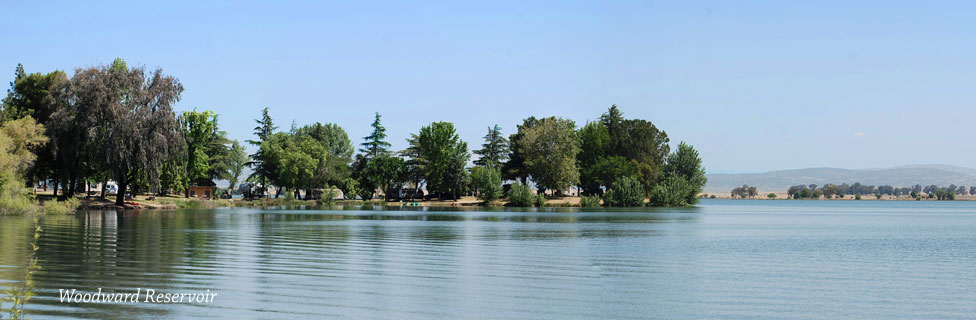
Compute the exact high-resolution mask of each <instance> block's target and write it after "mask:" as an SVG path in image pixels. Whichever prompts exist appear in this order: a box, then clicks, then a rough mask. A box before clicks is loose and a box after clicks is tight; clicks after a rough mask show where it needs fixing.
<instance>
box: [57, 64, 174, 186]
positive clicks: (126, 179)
mask: <svg viewBox="0 0 976 320" xmlns="http://www.w3.org/2000/svg"><path fill="white" fill-rule="evenodd" d="M75 77H82V78H84V79H85V80H86V81H77V83H79V84H80V85H83V87H81V88H73V89H75V90H76V91H75V92H76V93H77V94H78V95H81V96H83V97H84V98H85V99H76V100H79V101H78V102H76V103H85V104H90V105H89V106H86V107H85V108H84V109H87V110H90V111H91V112H92V116H94V117H95V118H96V120H97V121H94V122H93V123H92V127H91V128H89V130H88V132H89V133H90V134H91V135H92V136H93V137H91V138H94V139H98V140H100V141H101V144H100V145H98V146H96V150H97V154H98V155H99V156H100V157H101V158H102V160H103V161H104V165H105V169H107V170H108V171H109V172H110V173H111V176H112V178H113V180H115V181H116V183H118V195H117V197H116V200H115V204H116V205H122V204H123V203H124V200H125V193H126V190H127V188H128V186H129V184H130V183H132V182H133V181H136V180H137V179H144V181H147V182H149V183H150V184H155V185H158V184H159V175H160V169H161V168H162V166H163V164H164V163H165V162H166V161H167V160H169V159H171V157H172V155H173V154H174V153H179V152H183V149H184V141H183V137H182V133H181V130H180V126H179V123H177V120H176V115H175V114H174V113H173V108H172V104H173V103H175V102H177V101H179V100H180V94H181V93H182V92H183V85H182V84H180V82H179V81H178V80H177V79H176V78H174V77H172V76H167V75H164V74H163V71H162V69H156V70H154V71H150V72H147V71H146V70H145V69H143V68H141V67H140V68H132V69H130V68H128V67H127V66H126V64H125V61H123V60H122V59H116V60H115V62H113V63H112V65H110V66H101V67H94V68H89V69H82V70H78V71H77V72H76V73H75Z"/></svg>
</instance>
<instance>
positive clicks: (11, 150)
mask: <svg viewBox="0 0 976 320" xmlns="http://www.w3.org/2000/svg"><path fill="white" fill-rule="evenodd" d="M47 141H48V139H47V137H45V136H44V127H43V126H42V125H40V124H38V123H37V122H36V121H34V119H33V118H31V117H30V116H26V117H23V118H20V119H17V120H11V121H7V122H5V123H3V125H2V126H0V215H4V214H19V213H24V212H25V211H27V210H29V209H30V192H29V189H27V188H24V186H23V178H24V175H25V174H26V171H27V169H28V168H30V166H31V165H32V163H33V162H34V160H35V159H36V156H35V155H34V153H33V152H31V150H32V149H35V148H37V147H40V146H43V145H44V144H45V143H47Z"/></svg>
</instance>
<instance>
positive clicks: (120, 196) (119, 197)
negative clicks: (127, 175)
mask: <svg viewBox="0 0 976 320" xmlns="http://www.w3.org/2000/svg"><path fill="white" fill-rule="evenodd" d="M118 184H119V191H118V193H116V194H115V205H117V206H122V205H125V188H126V187H128V184H129V183H128V182H127V181H126V182H123V181H119V182H118Z"/></svg>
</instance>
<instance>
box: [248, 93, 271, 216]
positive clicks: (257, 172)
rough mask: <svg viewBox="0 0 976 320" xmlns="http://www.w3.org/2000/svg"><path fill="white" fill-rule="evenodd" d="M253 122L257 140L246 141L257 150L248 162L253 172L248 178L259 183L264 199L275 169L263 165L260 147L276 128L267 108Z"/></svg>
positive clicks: (262, 151) (263, 158)
mask: <svg viewBox="0 0 976 320" xmlns="http://www.w3.org/2000/svg"><path fill="white" fill-rule="evenodd" d="M254 122H256V123H257V124H258V126H257V127H254V135H255V136H257V137H258V139H257V140H247V143H249V144H251V145H253V146H257V147H258V150H257V152H255V153H254V154H252V155H251V161H250V162H248V163H247V165H248V166H250V167H251V168H253V169H254V172H252V173H251V176H250V178H253V179H254V180H256V181H260V182H261V189H260V190H261V197H264V195H265V192H266V191H267V188H268V184H267V183H268V178H269V177H271V176H272V175H274V173H275V172H276V171H277V169H276V168H274V167H272V166H270V165H269V164H265V162H264V160H265V155H264V150H262V149H261V148H260V147H261V145H262V144H263V143H264V142H265V141H267V140H268V138H270V137H271V135H272V134H274V131H275V130H277V129H278V127H276V126H275V125H274V121H273V120H272V119H271V115H270V114H269V112H268V108H267V107H265V108H264V110H262V111H261V119H256V120H254ZM271 178H273V177H271Z"/></svg>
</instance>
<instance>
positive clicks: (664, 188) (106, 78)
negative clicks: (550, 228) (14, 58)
mask: <svg viewBox="0 0 976 320" xmlns="http://www.w3.org/2000/svg"><path fill="white" fill-rule="evenodd" d="M182 92H183V85H182V84H181V83H180V82H179V80H177V79H176V78H175V77H173V76H170V75H166V74H164V73H163V72H162V70H161V69H154V70H147V69H145V68H144V67H135V68H130V67H129V66H127V64H126V62H125V61H124V60H122V59H116V60H115V61H114V62H113V63H112V64H110V65H102V66H96V67H89V68H78V69H76V70H75V73H74V75H73V76H71V77H70V78H69V77H68V76H67V74H66V73H64V72H63V71H54V72H50V73H46V74H45V73H31V74H28V73H26V72H24V69H23V67H22V66H20V65H18V67H17V69H16V71H15V77H14V81H12V82H11V84H10V89H9V90H8V92H7V96H6V97H5V98H4V99H3V101H2V104H0V124H2V125H3V128H4V130H0V131H5V132H6V131H9V134H7V135H2V136H0V143H3V144H4V145H0V147H2V148H5V149H6V150H8V152H7V156H5V159H0V162H2V161H6V162H3V163H7V162H9V163H12V164H13V165H9V166H5V169H7V172H6V173H0V191H3V190H13V189H18V190H20V189H23V188H22V187H33V186H35V185H38V184H41V183H49V185H50V186H51V187H52V188H53V189H54V194H55V195H57V196H58V197H59V198H60V199H66V198H70V197H73V196H74V195H75V194H77V193H81V192H86V189H87V188H88V186H89V185H91V184H94V183H102V185H103V186H104V185H105V183H106V182H108V181H109V180H111V181H114V182H116V183H117V185H118V191H117V193H118V195H117V197H116V204H118V205H122V204H123V203H124V195H125V194H127V193H132V194H137V193H153V194H180V193H182V194H184V195H185V196H189V194H188V192H189V189H190V186H194V185H205V184H207V183H211V184H212V181H213V180H217V179H224V180H228V181H230V183H231V186H232V187H236V186H238V185H239V183H240V182H246V183H243V184H242V185H244V186H247V188H246V193H247V196H251V197H267V196H274V197H279V196H281V193H282V191H283V190H284V191H286V192H288V193H289V194H292V195H298V194H304V196H305V197H306V198H310V197H313V195H314V194H316V192H318V191H319V190H322V189H329V190H331V188H336V189H340V190H342V192H343V194H345V195H346V197H348V198H354V197H356V196H358V197H359V198H360V199H372V198H373V197H374V196H376V194H377V193H379V194H382V195H384V196H385V197H386V198H387V199H393V198H402V197H411V196H415V195H416V194H417V193H418V192H419V190H421V189H423V190H426V191H427V195H426V197H427V198H438V199H441V200H445V199H448V200H449V199H458V198H459V197H460V196H462V195H465V194H474V195H477V196H478V197H479V198H480V199H483V200H485V201H488V202H490V201H494V200H497V199H500V198H502V197H506V196H508V197H510V198H511V195H512V190H528V188H526V187H528V186H529V185H530V184H529V183H530V182H531V184H532V185H534V187H535V188H536V190H537V193H538V194H539V195H545V194H552V195H559V194H562V193H564V192H565V191H567V190H569V189H570V188H572V187H578V188H579V189H580V190H581V191H582V194H584V195H586V196H587V197H589V199H588V200H590V202H591V203H592V201H593V200H594V199H595V200H596V202H597V203H599V202H600V201H601V200H602V202H603V203H604V204H605V205H613V206H636V205H644V203H645V200H647V199H649V201H648V202H649V203H650V204H651V205H660V206H682V205H690V204H694V203H696V201H697V194H698V193H700V192H701V188H702V186H703V185H704V183H705V175H704V173H705V171H704V168H703V167H702V165H701V159H700V157H699V155H698V152H697V151H696V150H695V149H694V148H693V147H692V146H690V145H688V144H685V143H684V142H682V143H680V144H679V146H678V148H677V150H674V151H673V152H672V151H671V150H670V146H669V142H670V140H669V138H668V136H667V134H666V133H665V132H664V131H663V130H660V129H658V128H657V127H656V126H655V125H654V124H653V123H651V122H650V121H647V120H642V119H626V118H624V117H623V113H622V112H621V111H620V109H619V108H617V106H616V105H614V106H611V107H610V108H609V109H608V111H607V112H606V113H604V114H603V115H602V116H601V117H600V118H599V120H597V121H592V122H589V123H587V124H586V125H584V126H583V127H582V128H577V126H576V123H575V122H573V121H571V120H568V119H564V118H560V117H555V116H553V117H545V118H536V117H529V118H526V119H524V120H523V122H522V123H521V124H519V125H517V126H516V129H517V130H516V132H515V133H513V134H511V135H508V136H507V137H506V136H505V135H503V134H502V132H501V130H502V129H501V127H499V126H498V125H494V126H491V127H489V128H488V130H487V133H486V135H485V137H484V142H483V144H482V145H481V148H479V149H477V150H474V151H473V155H476V156H477V159H475V160H474V161H473V163H474V166H473V167H468V163H469V161H471V160H472V159H471V158H472V152H471V151H469V149H468V144H467V142H465V141H463V140H461V139H460V137H459V135H458V133H457V130H456V128H455V127H454V125H453V124H452V123H450V122H433V123H430V124H428V125H426V126H423V127H422V128H420V130H419V131H418V132H416V133H413V134H411V135H410V136H409V137H407V138H406V142H407V145H408V147H407V148H406V149H405V150H391V145H392V144H390V143H389V142H388V140H387V139H388V137H387V135H386V129H385V128H384V127H383V125H382V117H381V115H380V114H379V113H376V114H375V118H374V121H373V122H372V124H371V127H372V132H371V134H370V135H368V136H366V137H363V139H362V143H360V144H359V147H360V148H359V150H358V152H356V151H357V150H356V149H355V148H354V147H353V145H352V141H351V139H350V138H349V136H348V135H347V134H346V132H345V130H344V129H343V128H342V127H341V126H339V125H337V124H334V123H326V124H322V123H313V124H309V125H305V126H300V127H299V126H297V125H293V126H292V127H291V128H290V129H289V130H287V131H280V130H278V129H279V128H278V127H277V126H276V125H275V123H274V121H273V119H272V117H271V115H270V111H269V109H268V108H265V109H264V110H263V111H262V114H261V116H260V118H259V119H257V120H256V127H255V128H254V136H255V138H254V140H247V141H246V143H248V144H250V145H252V146H254V147H255V149H256V152H255V153H253V154H250V155H248V154H247V153H246V152H245V148H244V146H243V145H242V144H241V143H239V142H238V141H234V140H230V139H228V138H227V135H226V132H224V131H222V130H221V129H220V126H219V121H218V119H219V117H218V115H217V114H216V113H214V112H212V111H206V110H203V111H197V110H196V109H193V110H192V111H186V112H182V113H176V112H175V111H174V110H173V108H172V105H173V104H174V103H176V102H178V101H179V100H180V97H181V94H182ZM4 137H6V138H4ZM246 167H249V168H251V169H252V171H253V173H252V174H251V175H250V176H248V177H242V174H243V172H244V169H245V168H246ZM505 180H508V181H515V183H514V185H512V186H511V187H510V188H509V187H503V185H502V182H503V181H505ZM15 186H16V187H15ZM271 186H274V187H276V188H275V189H276V190H277V191H276V192H275V193H274V194H273V195H272V194H269V193H268V191H269V190H271V188H270V187H271ZM8 187H9V188H8ZM404 187H409V188H404ZM506 188H508V189H510V190H509V191H508V192H507V193H506V192H504V190H505V189H506ZM17 192H20V191H17ZM6 193H10V192H6ZM405 193H409V194H405ZM19 196H20V195H18V197H19ZM104 196H105V194H104V188H103V194H102V197H104Z"/></svg>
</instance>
